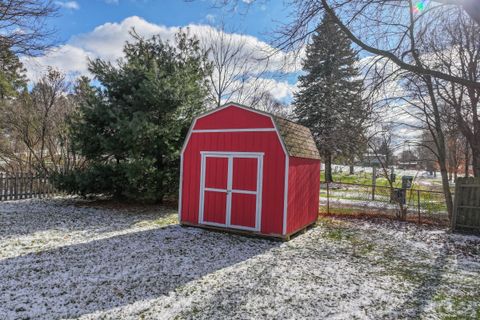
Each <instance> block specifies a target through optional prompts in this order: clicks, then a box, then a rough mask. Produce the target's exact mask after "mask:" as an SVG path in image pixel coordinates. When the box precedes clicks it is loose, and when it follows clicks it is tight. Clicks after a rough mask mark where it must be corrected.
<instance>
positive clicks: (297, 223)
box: [287, 157, 320, 233]
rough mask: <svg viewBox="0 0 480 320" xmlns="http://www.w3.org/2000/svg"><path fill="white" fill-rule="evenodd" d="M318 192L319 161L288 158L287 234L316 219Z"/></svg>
mask: <svg viewBox="0 0 480 320" xmlns="http://www.w3.org/2000/svg"><path fill="white" fill-rule="evenodd" d="M319 190H320V161H318V160H312V159H302V158H294V157H290V159H289V169H288V206H287V210H288V213H287V233H292V232H294V231H297V230H298V229H301V228H303V227H304V226H305V225H307V224H309V223H311V222H313V221H315V220H316V219H317V216H318V203H319Z"/></svg>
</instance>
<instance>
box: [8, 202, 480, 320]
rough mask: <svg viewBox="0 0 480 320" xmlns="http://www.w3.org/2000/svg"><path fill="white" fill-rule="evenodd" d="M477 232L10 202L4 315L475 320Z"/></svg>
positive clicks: (479, 259) (479, 303)
mask: <svg viewBox="0 0 480 320" xmlns="http://www.w3.org/2000/svg"><path fill="white" fill-rule="evenodd" d="M479 275H480V238H479V237H475V236H463V235H452V234H449V233H448V232H446V231H445V230H441V229H434V228H433V227H426V226H418V225H414V224H411V223H400V222H392V221H388V220H375V221H371V220H370V221H367V220H353V219H352V220H340V219H326V218H322V219H320V220H319V222H318V226H317V227H315V228H313V229H311V230H309V231H307V232H306V233H304V234H301V235H299V236H297V237H295V238H294V239H293V240H291V241H290V242H277V241H270V240H264V239H257V238H249V237H243V236H237V235H231V234H225V233H218V232H209V231H205V230H201V229H195V228H182V227H180V226H179V225H177V224H176V212H175V210H174V209H167V208H162V207H155V206H146V207H143V206H117V205H111V204H109V203H89V202H86V201H79V200H75V199H53V200H22V201H18V202H3V203H0V319H58V318H81V319H225V318H237V319H240V318H241V319H259V318H266V319H304V318H310V319H319V318H328V319H382V318H383V319H392V318H399V319H404V318H413V319H417V318H420V319H422V318H423V319H475V318H480V292H479V290H478V288H480V277H479Z"/></svg>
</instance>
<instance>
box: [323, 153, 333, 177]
mask: <svg viewBox="0 0 480 320" xmlns="http://www.w3.org/2000/svg"><path fill="white" fill-rule="evenodd" d="M325 182H333V176H332V155H331V154H328V155H327V156H326V157H325Z"/></svg>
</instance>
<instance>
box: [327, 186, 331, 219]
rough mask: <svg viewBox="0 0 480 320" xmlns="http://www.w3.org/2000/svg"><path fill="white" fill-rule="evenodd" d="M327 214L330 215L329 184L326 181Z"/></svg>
mask: <svg viewBox="0 0 480 320" xmlns="http://www.w3.org/2000/svg"><path fill="white" fill-rule="evenodd" d="M327 214H328V215H329V214H330V182H329V181H327Z"/></svg>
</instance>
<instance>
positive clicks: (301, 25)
mask: <svg viewBox="0 0 480 320" xmlns="http://www.w3.org/2000/svg"><path fill="white" fill-rule="evenodd" d="M254 2H255V1H248V3H249V4H250V5H251V4H253V3H254ZM217 3H219V4H223V5H230V6H233V7H237V6H238V5H239V0H217ZM287 5H288V6H289V8H292V10H293V13H292V15H291V19H289V22H288V23H285V24H284V25H283V27H281V28H280V29H279V30H278V35H277V37H276V40H275V41H274V44H275V45H276V47H277V48H278V49H280V50H300V49H302V48H303V47H304V45H305V44H306V43H308V40H309V38H310V36H311V35H312V34H313V33H314V31H315V28H316V26H317V25H318V22H319V20H320V19H321V17H322V16H323V15H324V14H329V15H330V16H331V17H332V18H333V20H334V21H335V22H336V23H337V24H338V26H339V27H340V28H341V29H342V30H343V31H344V32H345V34H347V36H348V37H349V38H350V39H351V40H352V42H354V43H355V44H356V45H357V46H358V47H359V48H361V49H362V50H365V51H366V52H369V53H371V54H373V55H375V56H377V57H379V58H382V59H387V60H389V61H391V62H393V63H394V64H396V65H397V66H398V67H399V68H401V69H402V70H405V71H409V72H412V73H414V74H417V75H428V76H431V77H433V78H438V79H442V80H446V81H450V82H454V83H458V84H462V85H464V86H468V87H471V88H476V89H480V83H479V82H478V81H472V80H470V79H468V78H465V77H463V76H461V75H452V74H449V73H446V72H443V71H442V70H439V69H437V68H435V66H430V65H429V64H425V63H420V64H419V63H418V61H417V60H419V59H420V60H422V61H423V59H426V60H428V57H414V54H415V53H416V52H418V47H417V45H418V42H419V40H421V38H422V37H423V36H425V35H428V33H429V32H431V31H432V27H429V26H428V24H427V23H424V22H425V21H429V20H430V18H431V17H432V16H434V15H436V14H437V12H442V13H443V14H446V15H448V14H449V12H450V11H452V10H458V8H461V10H467V12H468V13H469V14H470V17H472V18H475V21H477V24H478V16H479V9H478V2H477V1H475V0H438V1H432V2H431V5H429V6H428V7H425V8H422V9H418V8H417V7H416V5H415V3H414V1H413V0H346V1H345V0H290V1H288V2H287ZM419 28H421V29H419Z"/></svg>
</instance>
